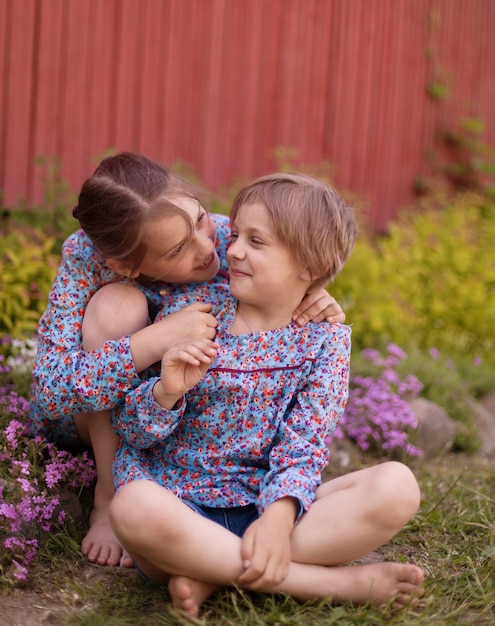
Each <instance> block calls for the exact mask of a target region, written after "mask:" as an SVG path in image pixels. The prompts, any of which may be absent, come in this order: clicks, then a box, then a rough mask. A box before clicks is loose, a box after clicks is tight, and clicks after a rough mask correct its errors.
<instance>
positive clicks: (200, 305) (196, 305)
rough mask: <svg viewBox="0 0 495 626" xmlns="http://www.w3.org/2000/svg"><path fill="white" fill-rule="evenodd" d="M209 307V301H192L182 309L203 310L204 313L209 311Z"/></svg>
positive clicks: (210, 305)
mask: <svg viewBox="0 0 495 626" xmlns="http://www.w3.org/2000/svg"><path fill="white" fill-rule="evenodd" d="M211 307H212V304H211V302H193V303H192V304H188V305H187V306H186V307H184V308H183V309H182V311H203V312H204V313H208V312H209V311H211Z"/></svg>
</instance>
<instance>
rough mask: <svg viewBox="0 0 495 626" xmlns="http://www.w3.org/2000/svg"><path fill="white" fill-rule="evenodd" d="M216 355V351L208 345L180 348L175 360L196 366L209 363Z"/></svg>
mask: <svg viewBox="0 0 495 626" xmlns="http://www.w3.org/2000/svg"><path fill="white" fill-rule="evenodd" d="M216 354H217V349H216V348H214V347H213V346H209V345H206V344H205V345H197V344H196V345H191V346H188V347H186V348H182V349H181V350H179V351H178V353H177V359H179V360H180V361H183V362H184V363H191V364H192V365H198V364H199V363H211V362H212V361H213V359H214V358H215V356H216Z"/></svg>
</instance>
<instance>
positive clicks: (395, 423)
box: [330, 344, 423, 456]
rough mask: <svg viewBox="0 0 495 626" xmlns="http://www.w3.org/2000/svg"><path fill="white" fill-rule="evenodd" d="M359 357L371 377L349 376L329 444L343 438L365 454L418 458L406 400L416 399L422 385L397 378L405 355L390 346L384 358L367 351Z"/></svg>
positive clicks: (409, 378)
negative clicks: (344, 403)
mask: <svg viewBox="0 0 495 626" xmlns="http://www.w3.org/2000/svg"><path fill="white" fill-rule="evenodd" d="M361 357H362V359H364V360H365V361H367V362H368V369H369V370H370V374H369V375H354V376H351V381H350V389H349V399H348V402H347V406H346V409H345V413H344V416H343V418H342V421H341V423H340V425H339V428H338V429H337V430H336V431H335V433H333V435H332V436H331V438H330V440H335V439H343V437H344V435H345V436H347V437H349V438H350V439H351V440H352V441H354V442H355V443H356V445H357V446H358V447H359V448H360V449H361V450H363V451H365V452H371V453H374V454H383V453H385V454H389V455H397V454H399V453H404V452H406V453H407V454H410V455H416V456H421V450H420V449H419V448H418V447H416V446H414V445H413V444H412V443H411V441H410V439H409V436H410V434H411V433H412V432H413V431H414V430H415V429H416V428H417V426H418V424H417V419H416V417H415V415H414V413H413V412H412V411H411V409H410V408H409V405H408V403H407V400H408V399H410V398H413V397H416V396H417V395H418V394H419V392H420V391H421V389H422V387H423V385H422V383H420V381H419V380H418V379H417V378H416V377H415V376H411V375H407V376H405V377H403V378H401V377H400V376H399V374H398V372H397V366H398V365H399V363H400V362H401V361H402V360H403V359H404V358H405V357H406V354H405V353H404V352H403V351H402V350H401V349H400V348H399V347H398V346H396V345H394V344H391V345H389V346H388V348H387V355H386V356H385V357H383V356H382V355H381V354H380V353H379V352H378V351H376V350H370V349H366V350H363V351H362V353H361Z"/></svg>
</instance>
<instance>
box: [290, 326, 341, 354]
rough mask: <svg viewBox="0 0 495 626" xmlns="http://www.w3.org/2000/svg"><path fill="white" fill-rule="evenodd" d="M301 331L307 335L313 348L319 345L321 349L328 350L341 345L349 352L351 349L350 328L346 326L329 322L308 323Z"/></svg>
mask: <svg viewBox="0 0 495 626" xmlns="http://www.w3.org/2000/svg"><path fill="white" fill-rule="evenodd" d="M301 330H302V331H303V332H305V333H307V337H308V339H309V343H312V344H313V346H316V345H319V346H321V348H324V349H328V348H329V347H332V346H333V347H335V346H337V345H339V344H340V345H341V346H342V347H343V348H345V349H347V350H348V351H350V347H351V327H350V326H349V325H347V324H340V323H333V324H330V323H329V322H320V323H315V322H308V323H307V324H305V325H304V326H303V327H302V328H301Z"/></svg>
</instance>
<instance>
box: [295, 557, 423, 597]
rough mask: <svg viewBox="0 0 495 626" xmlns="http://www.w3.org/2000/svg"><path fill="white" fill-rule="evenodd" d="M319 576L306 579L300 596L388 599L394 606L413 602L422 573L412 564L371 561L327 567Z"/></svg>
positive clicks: (421, 593)
mask: <svg viewBox="0 0 495 626" xmlns="http://www.w3.org/2000/svg"><path fill="white" fill-rule="evenodd" d="M323 569H324V570H326V572H325V574H323V575H322V568H320V576H319V580H317V579H315V580H313V581H311V580H310V579H312V578H313V577H312V576H310V577H309V579H307V584H306V585H305V587H306V588H305V589H304V590H302V589H301V592H302V593H301V594H299V593H298V594H295V595H296V597H298V598H299V599H300V600H304V601H306V600H310V599H315V598H323V597H325V596H326V597H329V598H331V599H332V600H335V601H336V602H347V601H349V602H354V603H355V604H366V603H367V602H371V603H372V604H375V605H386V604H388V603H390V602H391V603H392V605H393V606H394V607H396V608H404V607H405V606H406V605H407V606H414V605H415V604H417V602H418V599H419V598H420V597H421V596H422V595H423V593H424V590H423V588H422V583H423V580H424V573H423V570H421V569H420V568H419V567H417V566H416V565H410V564H402V563H388V562H384V563H371V564H364V565H347V566H342V567H328V568H323Z"/></svg>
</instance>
